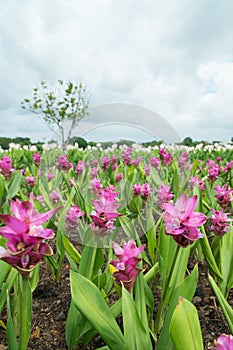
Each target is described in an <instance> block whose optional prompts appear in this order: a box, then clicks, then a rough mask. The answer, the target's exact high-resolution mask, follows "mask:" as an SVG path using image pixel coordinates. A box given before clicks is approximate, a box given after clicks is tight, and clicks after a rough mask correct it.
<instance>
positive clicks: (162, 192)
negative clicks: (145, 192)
mask: <svg viewBox="0 0 233 350" xmlns="http://www.w3.org/2000/svg"><path fill="white" fill-rule="evenodd" d="M170 190H171V186H169V185H165V186H163V185H159V188H158V189H156V190H155V191H156V202H157V205H158V206H159V207H160V208H163V204H165V203H169V202H171V200H172V198H173V197H174V195H173V194H172V193H171V192H170Z"/></svg>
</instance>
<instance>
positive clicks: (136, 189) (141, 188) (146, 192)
mask: <svg viewBox="0 0 233 350" xmlns="http://www.w3.org/2000/svg"><path fill="white" fill-rule="evenodd" d="M133 195H134V196H135V197H137V196H141V197H142V198H143V199H148V198H149V197H150V195H151V188H150V185H149V184H148V183H144V184H142V185H140V184H134V185H133Z"/></svg>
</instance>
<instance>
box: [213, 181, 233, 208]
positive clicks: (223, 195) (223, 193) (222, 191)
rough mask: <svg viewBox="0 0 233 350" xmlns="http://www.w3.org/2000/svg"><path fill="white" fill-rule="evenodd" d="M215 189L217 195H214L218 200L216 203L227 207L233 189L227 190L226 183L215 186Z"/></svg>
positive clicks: (232, 196)
mask: <svg viewBox="0 0 233 350" xmlns="http://www.w3.org/2000/svg"><path fill="white" fill-rule="evenodd" d="M215 191H216V192H217V195H216V196H215V197H216V198H217V200H218V204H219V205H220V206H221V207H222V208H225V207H227V206H228V205H229V204H230V203H231V201H232V200H233V189H232V188H231V189H229V190H227V185H226V184H225V185H223V186H222V187H221V186H219V185H216V186H215Z"/></svg>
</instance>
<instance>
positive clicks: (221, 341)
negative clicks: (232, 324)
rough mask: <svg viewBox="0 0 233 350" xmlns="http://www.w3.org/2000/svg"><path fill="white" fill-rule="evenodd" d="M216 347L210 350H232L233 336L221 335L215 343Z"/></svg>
mask: <svg viewBox="0 0 233 350" xmlns="http://www.w3.org/2000/svg"><path fill="white" fill-rule="evenodd" d="M214 345H215V346H213V347H212V348H210V350H232V349H233V336H232V335H226V334H221V335H220V336H219V337H218V339H217V340H215V341H214Z"/></svg>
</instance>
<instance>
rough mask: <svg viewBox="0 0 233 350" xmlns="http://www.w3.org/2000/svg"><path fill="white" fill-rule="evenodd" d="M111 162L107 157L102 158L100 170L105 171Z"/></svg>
mask: <svg viewBox="0 0 233 350" xmlns="http://www.w3.org/2000/svg"><path fill="white" fill-rule="evenodd" d="M110 164H111V160H110V159H109V158H108V157H103V158H102V160H101V166H102V170H103V171H105V170H107V169H108V168H109V167H110Z"/></svg>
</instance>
